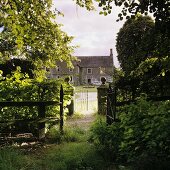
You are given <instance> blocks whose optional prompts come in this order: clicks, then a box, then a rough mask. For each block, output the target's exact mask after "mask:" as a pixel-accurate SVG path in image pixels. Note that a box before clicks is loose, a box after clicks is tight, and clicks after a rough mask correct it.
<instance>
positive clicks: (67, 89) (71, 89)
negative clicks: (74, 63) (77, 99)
mask: <svg viewBox="0 0 170 170" xmlns="http://www.w3.org/2000/svg"><path fill="white" fill-rule="evenodd" d="M65 82H66V87H65V92H64V94H66V95H71V97H72V98H71V102H70V104H69V105H67V106H66V107H67V108H68V115H69V116H71V115H73V113H74V100H73V96H74V87H73V86H72V85H71V84H70V83H69V82H70V78H69V77H66V78H65Z"/></svg>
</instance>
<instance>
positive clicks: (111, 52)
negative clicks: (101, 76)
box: [110, 48, 113, 56]
mask: <svg viewBox="0 0 170 170" xmlns="http://www.w3.org/2000/svg"><path fill="white" fill-rule="evenodd" d="M110 56H113V51H112V48H111V49H110Z"/></svg>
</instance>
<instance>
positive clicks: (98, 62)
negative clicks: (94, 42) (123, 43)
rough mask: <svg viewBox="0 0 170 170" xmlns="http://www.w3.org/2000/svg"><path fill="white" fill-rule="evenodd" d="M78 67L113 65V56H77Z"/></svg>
mask: <svg viewBox="0 0 170 170" xmlns="http://www.w3.org/2000/svg"><path fill="white" fill-rule="evenodd" d="M77 58H78V60H79V61H78V62H77V65H78V66H79V67H86V68H87V67H91V68H93V67H113V56H77Z"/></svg>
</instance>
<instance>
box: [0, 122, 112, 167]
mask: <svg viewBox="0 0 170 170" xmlns="http://www.w3.org/2000/svg"><path fill="white" fill-rule="evenodd" d="M88 135H89V134H88V132H87V131H85V130H83V129H82V128H81V127H78V126H76V125H74V126H71V127H70V126H68V127H65V131H64V134H63V135H61V134H60V133H59V130H58V128H56V127H53V128H52V129H51V130H50V131H49V133H48V134H47V137H48V143H47V147H42V148H39V149H37V150H34V152H30V153H26V152H25V151H24V153H23V152H20V151H18V150H16V149H15V150H14V149H8V148H4V149H2V150H1V151H0V170H85V169H86V170H106V169H107V167H108V166H109V163H108V162H107V161H106V160H105V159H103V157H102V155H100V154H98V152H97V151H96V148H95V146H94V145H92V144H91V143H89V142H88V141H87V139H88V138H89V136H88ZM49 142H52V143H53V144H49ZM25 153H26V154H25Z"/></svg>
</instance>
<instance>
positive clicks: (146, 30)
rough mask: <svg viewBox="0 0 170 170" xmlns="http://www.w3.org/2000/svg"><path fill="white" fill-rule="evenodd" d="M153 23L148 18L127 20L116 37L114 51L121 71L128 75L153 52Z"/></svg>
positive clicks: (141, 17)
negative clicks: (115, 50)
mask: <svg viewBox="0 0 170 170" xmlns="http://www.w3.org/2000/svg"><path fill="white" fill-rule="evenodd" d="M153 30H154V22H153V20H152V19H151V18H150V17H143V16H136V18H135V19H129V20H127V21H126V22H125V23H124V25H123V27H122V28H121V29H120V31H119V33H118V35H117V42H116V49H117V53H118V56H117V57H118V60H119V62H120V64H121V67H122V69H123V71H125V72H126V73H130V72H131V71H132V70H134V69H135V68H136V67H137V66H138V65H139V64H140V62H141V61H143V60H145V59H146V58H147V57H148V55H150V54H151V53H152V51H153V50H154V47H155V46H154V38H152V39H151V38H150V37H151V36H152V33H153Z"/></svg>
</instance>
